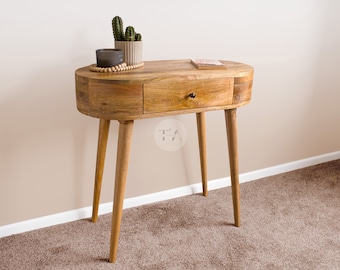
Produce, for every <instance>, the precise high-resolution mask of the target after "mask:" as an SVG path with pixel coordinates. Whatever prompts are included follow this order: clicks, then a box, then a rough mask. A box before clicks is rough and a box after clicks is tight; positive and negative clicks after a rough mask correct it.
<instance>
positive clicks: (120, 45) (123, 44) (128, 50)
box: [115, 41, 143, 65]
mask: <svg viewBox="0 0 340 270" xmlns="http://www.w3.org/2000/svg"><path fill="white" fill-rule="evenodd" d="M115 48H116V49H120V50H122V51H123V53H124V62H125V63H126V64H127V65H137V64H140V63H141V62H143V41H115Z"/></svg>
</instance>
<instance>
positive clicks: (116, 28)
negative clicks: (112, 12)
mask: <svg viewBox="0 0 340 270" xmlns="http://www.w3.org/2000/svg"><path fill="white" fill-rule="evenodd" d="M112 31H113V36H114V38H115V40H117V41H122V40H125V37H124V28H123V20H122V18H121V17H119V16H116V17H114V18H113V19H112Z"/></svg>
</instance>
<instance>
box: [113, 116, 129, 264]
mask: <svg viewBox="0 0 340 270" xmlns="http://www.w3.org/2000/svg"><path fill="white" fill-rule="evenodd" d="M133 123H134V122H133V121H132V120H131V121H120V122H119V134H118V149H117V163H116V178H115V187H114V198H113V211H112V225H111V226H112V227H111V247H110V259H109V261H110V262H111V263H113V262H115V261H116V257H117V249H118V239H119V232H120V223H121V219H122V212H123V203H124V193H125V186H126V177H127V172H128V163H129V156H130V148H131V139H132V130H133Z"/></svg>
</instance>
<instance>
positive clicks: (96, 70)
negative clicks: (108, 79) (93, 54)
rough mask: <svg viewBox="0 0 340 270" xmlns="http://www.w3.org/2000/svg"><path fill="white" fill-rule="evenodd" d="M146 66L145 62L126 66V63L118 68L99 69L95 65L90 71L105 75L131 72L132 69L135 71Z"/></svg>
mask: <svg viewBox="0 0 340 270" xmlns="http://www.w3.org/2000/svg"><path fill="white" fill-rule="evenodd" d="M142 66H144V62H141V63H139V64H136V65H130V66H128V65H126V63H121V64H119V65H117V66H114V67H105V68H104V67H97V65H96V64H93V65H91V66H90V70H91V71H93V72H103V73H108V72H119V71H126V70H131V69H135V68H139V67H142Z"/></svg>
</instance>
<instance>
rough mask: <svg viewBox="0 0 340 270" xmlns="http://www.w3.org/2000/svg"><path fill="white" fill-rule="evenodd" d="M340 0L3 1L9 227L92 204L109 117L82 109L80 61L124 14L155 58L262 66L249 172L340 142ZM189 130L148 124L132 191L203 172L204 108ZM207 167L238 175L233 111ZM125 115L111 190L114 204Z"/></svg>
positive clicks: (138, 145) (102, 43)
mask: <svg viewBox="0 0 340 270" xmlns="http://www.w3.org/2000/svg"><path fill="white" fill-rule="evenodd" d="M339 3H340V2H339V1H337V0H302V1H294V0H288V1H269V0H260V1H252V0H243V1H230V0H226V1H214V0H213V1H202V0H201V1H198V0H187V1H179V0H172V1H156V0H149V1H138V0H127V1H120V2H118V1H106V0H103V1H88V0H81V1H80V0H74V1H65V0H59V1H43V0H31V1H23V0H18V1H9V0H3V1H1V3H0V33H1V42H0V59H1V65H0V69H1V72H0V83H1V84H0V85H1V90H0V226H1V225H6V224H11V223H15V222H19V221H24V220H28V219H32V218H36V217H41V216H45V215H50V214H55V213H59V212H63V211H68V210H73V209H78V208H81V207H85V206H90V205H91V203H92V189H93V178H94V169H95V167H94V166H95V155H96V142H97V128H98V121H97V120H96V119H94V118H89V117H86V116H84V115H82V114H80V113H79V112H78V111H77V110H76V105H75V89H74V71H75V70H76V69H77V68H79V67H82V66H85V65H88V64H92V63H94V62H95V50H96V49H98V48H105V47H112V46H113V38H112V34H111V19H112V18H113V16H115V15H120V16H121V17H122V18H123V19H124V21H125V25H134V26H135V27H136V30H138V31H140V32H142V34H143V39H144V59H145V60H155V59H181V58H196V57H204V58H213V59H228V60H234V61H240V62H245V63H247V64H250V65H252V66H254V67H255V81H254V88H253V91H254V92H253V100H252V103H251V104H250V105H249V106H246V107H244V108H241V109H240V110H239V113H238V121H239V122H238V123H239V144H240V145H239V151H240V170H241V172H250V171H254V170H258V169H262V168H267V167H270V166H274V165H279V164H283V163H287V162H290V161H295V160H299V159H303V158H307V157H312V156H316V155H321V154H325V153H330V152H334V151H338V150H340V140H339V138H340V126H339V123H340V106H339V101H340V80H339V79H338V70H339V64H340V53H339V48H340V34H339V31H338V25H339V24H340V19H339V16H338V13H339V11H340V4H339ZM174 118H175V119H177V120H179V121H181V122H182V123H183V124H184V126H185V128H186V130H187V135H188V140H187V142H186V144H185V145H184V146H183V147H182V148H181V149H180V150H178V151H175V152H168V151H164V150H162V149H160V148H159V147H158V146H157V144H156V143H155V140H154V130H155V128H156V126H157V125H158V124H159V122H160V121H161V120H163V119H150V120H141V121H136V124H135V129H134V135H133V145H132V153H131V161H130V170H129V176H128V186H127V190H126V197H127V198H129V197H134V196H138V195H143V194H148V193H153V192H158V191H162V190H167V189H171V188H175V187H180V186H185V185H188V184H193V183H197V182H199V181H200V173H199V159H198V146H197V139H196V126H195V116H194V115H182V116H178V117H174ZM207 126H208V133H207V135H208V166H209V171H208V176H209V179H211V180H213V179H218V178H221V177H226V176H228V175H229V170H228V158H227V144H226V138H225V126H224V118H223V113H222V112H211V113H208V114H207ZM116 139H117V123H115V122H113V123H112V126H111V130H110V140H109V145H108V150H107V162H106V167H105V173H104V183H103V192H102V201H101V202H109V201H112V189H113V178H114V166H115V155H116V154H115V153H116Z"/></svg>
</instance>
